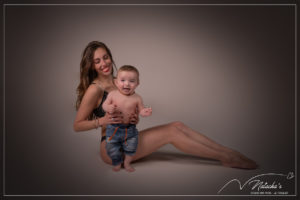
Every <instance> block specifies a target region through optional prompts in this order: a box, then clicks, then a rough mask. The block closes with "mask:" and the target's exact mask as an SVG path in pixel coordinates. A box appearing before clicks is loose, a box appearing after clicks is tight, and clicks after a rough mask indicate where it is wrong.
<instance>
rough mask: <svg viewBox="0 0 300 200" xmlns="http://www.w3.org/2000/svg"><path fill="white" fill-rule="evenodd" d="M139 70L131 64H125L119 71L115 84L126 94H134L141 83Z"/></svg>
mask: <svg viewBox="0 0 300 200" xmlns="http://www.w3.org/2000/svg"><path fill="white" fill-rule="evenodd" d="M139 82H140V81H139V71H138V70H137V69H136V68H135V67H133V66H131V65H123V66H122V67H120V69H119V70H118V73H117V78H116V80H115V84H116V86H117V88H118V90H119V91H120V92H121V93H122V94H124V95H128V96H129V95H132V94H134V92H135V88H136V87H137V86H138V85H139Z"/></svg>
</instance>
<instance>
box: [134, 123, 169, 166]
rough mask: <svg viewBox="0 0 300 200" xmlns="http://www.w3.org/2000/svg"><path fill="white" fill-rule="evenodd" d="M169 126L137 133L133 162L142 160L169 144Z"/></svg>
mask: <svg viewBox="0 0 300 200" xmlns="http://www.w3.org/2000/svg"><path fill="white" fill-rule="evenodd" d="M171 128H172V126H171V124H165V125H160V126H156V127H152V128H148V129H145V130H142V131H140V132H139V142H138V147H137V151H136V154H135V155H134V156H133V160H138V159H140V158H143V157H145V156H147V155H149V154H151V153H152V152H154V151H156V150H157V149H159V148H160V147H162V146H163V145H165V144H167V143H169V142H170V134H169V133H170V131H171Z"/></svg>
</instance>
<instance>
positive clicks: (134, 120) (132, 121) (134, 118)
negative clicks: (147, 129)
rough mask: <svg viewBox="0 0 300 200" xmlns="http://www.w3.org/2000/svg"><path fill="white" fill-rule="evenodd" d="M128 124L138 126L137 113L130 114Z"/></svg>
mask: <svg viewBox="0 0 300 200" xmlns="http://www.w3.org/2000/svg"><path fill="white" fill-rule="evenodd" d="M129 122H130V124H138V123H139V115H138V114H137V113H133V114H131V116H130V117H129Z"/></svg>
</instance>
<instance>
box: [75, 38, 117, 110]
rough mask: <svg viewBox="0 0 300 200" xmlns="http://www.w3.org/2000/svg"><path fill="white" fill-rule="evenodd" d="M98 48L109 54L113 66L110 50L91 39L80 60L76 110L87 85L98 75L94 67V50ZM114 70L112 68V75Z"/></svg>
mask: <svg viewBox="0 0 300 200" xmlns="http://www.w3.org/2000/svg"><path fill="white" fill-rule="evenodd" d="M98 48H103V49H104V50H106V52H107V54H108V55H109V57H110V59H111V61H112V64H113V66H114V67H115V62H114V60H113V58H112V55H111V52H110V50H109V48H108V47H107V46H106V45H105V44H104V43H102V42H98V41H92V42H90V43H89V44H88V45H87V46H86V47H85V49H84V51H83V53H82V57H81V61H80V83H79V85H78V87H77V90H76V91H77V100H76V110H78V108H79V106H80V103H81V100H82V98H83V95H84V94H85V92H86V90H87V88H88V87H89V85H90V84H91V83H92V82H93V81H94V79H95V78H96V77H97V76H98V74H97V72H96V70H95V69H94V67H93V65H94V60H93V58H94V52H95V51H96V50H97V49H98ZM113 73H114V70H113V68H112V75H113Z"/></svg>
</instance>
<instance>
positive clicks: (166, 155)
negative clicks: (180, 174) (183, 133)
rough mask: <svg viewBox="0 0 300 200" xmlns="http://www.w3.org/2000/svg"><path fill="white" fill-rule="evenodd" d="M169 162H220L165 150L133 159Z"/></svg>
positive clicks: (218, 163) (145, 161) (206, 163)
mask: <svg viewBox="0 0 300 200" xmlns="http://www.w3.org/2000/svg"><path fill="white" fill-rule="evenodd" d="M156 161H159V162H164V161H166V162H171V163H177V164H181V163H182V164H195V165H199V164H205V165H216V166H220V165H221V164H220V162H219V161H217V160H212V159H207V158H199V157H197V156H193V155H188V154H182V153H177V152H167V151H156V152H153V153H152V154H151V155H149V156H147V157H145V158H142V159H140V160H137V161H135V163H139V164H144V163H149V162H156Z"/></svg>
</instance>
